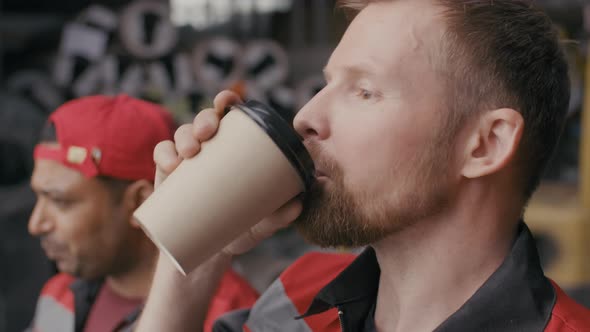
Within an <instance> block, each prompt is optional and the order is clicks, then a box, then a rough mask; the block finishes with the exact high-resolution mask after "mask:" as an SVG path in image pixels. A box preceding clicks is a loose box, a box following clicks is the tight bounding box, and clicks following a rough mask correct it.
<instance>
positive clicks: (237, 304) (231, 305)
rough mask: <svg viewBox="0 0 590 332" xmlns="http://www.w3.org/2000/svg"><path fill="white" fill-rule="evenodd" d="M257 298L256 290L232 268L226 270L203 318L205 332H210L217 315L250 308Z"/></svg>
mask: <svg viewBox="0 0 590 332" xmlns="http://www.w3.org/2000/svg"><path fill="white" fill-rule="evenodd" d="M257 299H258V292H256V290H254V288H252V286H250V284H249V283H248V282H247V281H246V280H245V279H244V278H242V277H241V276H239V275H238V274H237V273H235V272H234V271H233V270H228V271H227V272H226V273H225V275H224V276H223V278H222V279H221V282H220V284H219V288H218V289H217V292H216V293H215V295H214V297H213V299H212V300H211V304H210V305H209V312H208V313H207V318H206V319H205V332H211V331H212V328H213V323H214V322H215V320H216V319H217V318H219V316H221V315H223V314H225V313H227V312H229V311H233V310H238V309H244V308H250V307H252V306H253V305H254V302H256V300H257Z"/></svg>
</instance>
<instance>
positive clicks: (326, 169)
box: [304, 141, 342, 176]
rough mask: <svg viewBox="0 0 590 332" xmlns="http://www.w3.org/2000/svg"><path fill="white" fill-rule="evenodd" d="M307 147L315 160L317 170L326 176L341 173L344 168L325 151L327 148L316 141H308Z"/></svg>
mask: <svg viewBox="0 0 590 332" xmlns="http://www.w3.org/2000/svg"><path fill="white" fill-rule="evenodd" d="M304 143H305V148H306V149H307V151H308V152H309V155H310V156H311V159H312V160H313V163H314V166H315V169H316V171H319V172H321V174H323V175H326V176H334V175H341V174H342V169H341V168H340V166H339V165H338V163H337V162H336V161H335V160H334V159H333V158H331V157H329V156H328V154H327V153H326V152H325V149H324V148H323V147H322V146H321V145H320V144H319V143H317V142H316V141H307V142H304Z"/></svg>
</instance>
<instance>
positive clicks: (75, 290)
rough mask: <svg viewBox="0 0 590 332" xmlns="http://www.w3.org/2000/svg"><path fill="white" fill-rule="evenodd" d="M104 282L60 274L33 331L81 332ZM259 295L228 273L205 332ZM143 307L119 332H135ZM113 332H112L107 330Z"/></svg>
mask: <svg viewBox="0 0 590 332" xmlns="http://www.w3.org/2000/svg"><path fill="white" fill-rule="evenodd" d="M102 285H103V281H86V280H81V279H76V278H74V277H72V276H70V275H67V274H64V273H61V274H58V275H56V276H55V277H53V278H51V279H50V280H49V281H48V282H47V283H46V284H45V286H44V287H43V289H42V290H41V296H40V297H39V301H38V302H37V309H36V311H35V317H34V319H33V322H32V326H31V328H29V329H28V331H32V332H80V331H83V330H84V325H85V323H86V319H87V318H88V315H89V313H90V309H91V308H92V305H93V304H94V302H95V300H96V297H97V295H98V292H99V290H100V288H101V287H102ZM257 298H258V293H257V292H256V291H255V290H254V289H253V288H252V287H251V286H250V285H249V284H248V283H247V282H246V281H245V280H244V279H243V278H242V277H240V276H239V275H237V274H236V273H235V272H233V271H232V270H229V271H228V272H226V274H225V275H224V276H223V279H222V280H221V282H220V284H219V288H218V289H217V292H216V293H215V296H214V297H213V299H212V301H211V304H210V306H209V312H208V313H207V318H206V321H205V331H211V329H212V325H213V323H214V322H215V320H216V319H217V318H218V317H219V316H221V315H223V314H224V313H227V312H230V311H232V310H238V309H241V308H248V307H250V306H252V305H253V304H254V302H255V301H256V299H257ZM141 309H142V308H141V306H139V307H138V308H137V310H135V311H134V312H133V313H131V314H130V315H128V316H127V317H125V319H123V320H122V321H121V322H119V324H118V327H117V328H116V329H115V331H117V332H127V331H132V330H133V328H134V326H135V322H136V320H137V318H138V317H139V314H140V312H141ZM105 332H110V331H105Z"/></svg>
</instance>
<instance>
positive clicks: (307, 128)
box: [293, 89, 330, 140]
mask: <svg viewBox="0 0 590 332" xmlns="http://www.w3.org/2000/svg"><path fill="white" fill-rule="evenodd" d="M324 90H325V89H324ZM324 90H322V91H320V92H319V93H318V94H316V95H315V96H314V97H313V98H312V99H311V100H310V101H309V102H307V104H305V106H303V108H302V109H301V110H300V111H299V112H298V113H297V115H296V116H295V119H293V126H294V127H295V130H296V131H297V132H298V133H299V135H301V137H303V139H304V140H306V139H312V138H313V139H316V140H323V139H326V138H327V137H329V136H330V123H329V111H330V103H329V95H328V94H327V93H325V91H324Z"/></svg>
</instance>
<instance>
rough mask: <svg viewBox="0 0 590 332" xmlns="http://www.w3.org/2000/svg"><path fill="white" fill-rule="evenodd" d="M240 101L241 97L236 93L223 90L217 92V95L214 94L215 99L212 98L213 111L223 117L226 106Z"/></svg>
mask: <svg viewBox="0 0 590 332" xmlns="http://www.w3.org/2000/svg"><path fill="white" fill-rule="evenodd" d="M241 102H242V98H240V96H239V95H238V94H237V93H235V92H233V91H229V90H224V91H221V92H220V93H218V94H217V96H215V99H213V107H214V108H215V113H217V114H218V115H219V117H223V114H224V113H225V109H226V108H227V107H229V106H231V105H234V104H237V103H241Z"/></svg>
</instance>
